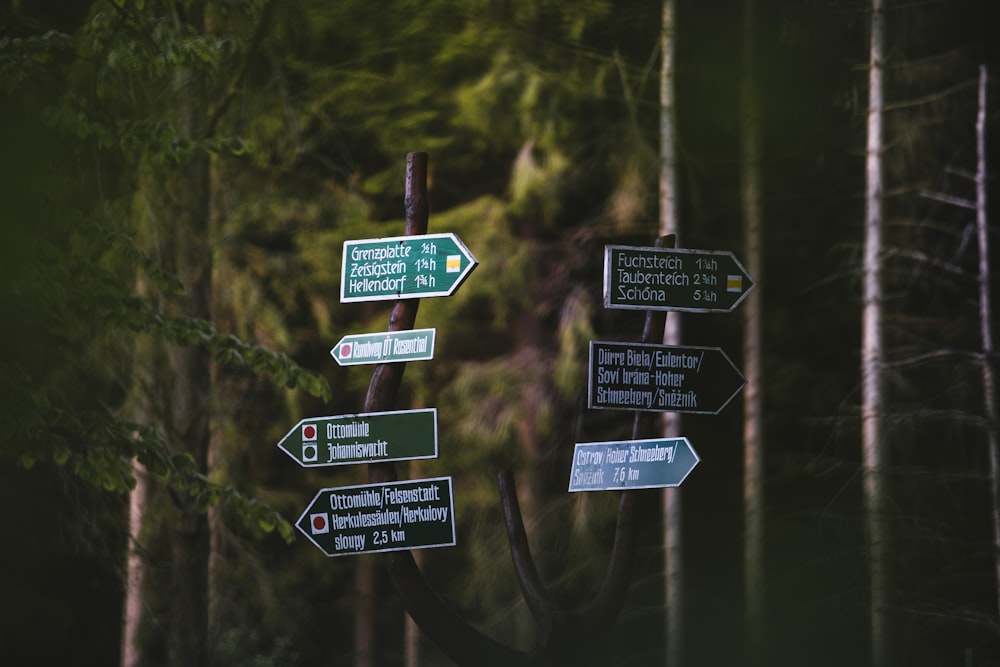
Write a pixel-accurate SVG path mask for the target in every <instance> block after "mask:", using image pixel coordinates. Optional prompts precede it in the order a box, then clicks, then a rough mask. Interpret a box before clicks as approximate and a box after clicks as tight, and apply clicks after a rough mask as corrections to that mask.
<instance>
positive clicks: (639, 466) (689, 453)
mask: <svg viewBox="0 0 1000 667" xmlns="http://www.w3.org/2000/svg"><path fill="white" fill-rule="evenodd" d="M699 460H700V459H699V458H698V454H696V453H695V451H694V448H692V447H691V443H690V442H688V439H687V438H666V439H663V438H661V439H657V440H618V441H614V442H584V443H577V444H576V447H575V448H574V449H573V468H572V470H570V475H569V490H570V491H609V490H613V489H650V488H658V487H665V486H680V484H681V482H683V481H684V479H685V478H686V477H687V476H688V474H690V472H691V471H692V470H694V467H695V466H696V465H698V461H699Z"/></svg>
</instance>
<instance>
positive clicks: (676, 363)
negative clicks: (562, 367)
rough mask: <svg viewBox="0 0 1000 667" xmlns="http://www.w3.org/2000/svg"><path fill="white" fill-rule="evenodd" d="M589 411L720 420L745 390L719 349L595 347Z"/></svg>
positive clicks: (597, 344)
mask: <svg viewBox="0 0 1000 667" xmlns="http://www.w3.org/2000/svg"><path fill="white" fill-rule="evenodd" d="M589 376H590V382H589V396H588V405H589V407H591V408H598V409H605V410H645V411H652V412H694V413H703V414H718V413H719V412H720V411H721V410H722V408H724V407H725V406H726V404H727V403H729V401H731V400H732V399H733V397H734V396H736V394H738V393H739V391H740V390H741V389H742V388H743V385H745V384H746V379H745V378H744V377H743V375H742V374H741V373H740V372H739V370H737V368H736V366H734V365H733V362H732V361H730V360H729V357H727V356H726V353H725V352H723V351H722V350H721V349H720V348H717V347H692V346H677V345H649V344H645V343H609V342H603V341H594V340H592V341H590V368H589Z"/></svg>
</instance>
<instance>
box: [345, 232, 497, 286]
mask: <svg viewBox="0 0 1000 667" xmlns="http://www.w3.org/2000/svg"><path fill="white" fill-rule="evenodd" d="M476 264H478V262H477V261H476V258H475V257H473V256H472V253H471V252H469V249H468V248H466V247H465V246H464V245H463V244H462V242H461V241H459V240H458V237H457V236H455V235H454V234H450V233H448V234H423V235H415V236H393V237H389V238H382V239H366V240H362V241H344V257H343V261H342V264H341V275H340V301H341V302H342V303H351V302H354V301H386V300H389V299H416V298H422V297H432V296H451V294H452V293H453V292H454V291H455V290H456V289H458V286H459V285H461V284H462V281H463V280H465V279H466V277H468V275H469V274H470V273H471V272H472V270H473V269H474V268H475V267H476Z"/></svg>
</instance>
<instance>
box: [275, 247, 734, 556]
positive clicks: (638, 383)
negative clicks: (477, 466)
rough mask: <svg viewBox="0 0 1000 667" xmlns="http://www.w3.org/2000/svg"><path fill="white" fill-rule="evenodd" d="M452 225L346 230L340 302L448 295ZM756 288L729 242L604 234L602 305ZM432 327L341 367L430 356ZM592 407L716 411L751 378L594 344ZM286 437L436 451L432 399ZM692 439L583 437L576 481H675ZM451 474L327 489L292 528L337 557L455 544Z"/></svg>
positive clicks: (670, 303) (710, 355)
mask: <svg viewBox="0 0 1000 667" xmlns="http://www.w3.org/2000/svg"><path fill="white" fill-rule="evenodd" d="M476 265H477V261H476V258H475V257H473V256H472V254H471V253H470V252H469V250H468V249H467V248H466V247H465V246H464V245H463V244H462V242H461V241H459V240H458V238H457V237H456V236H455V235H454V234H425V235H415V236H398V237H392V238H381V239H366V240H360V241H346V242H345V243H344V255H343V263H342V267H341V284H340V300H341V302H343V303H351V302H357V301H382V300H391V299H415V298H423V297H438V296H450V295H451V294H453V293H454V291H455V290H456V289H458V287H459V285H461V283H462V282H463V281H464V280H465V279H466V278H467V277H468V275H469V273H471V272H472V270H473V269H474V268H475V267H476ZM753 286H754V283H753V280H752V279H751V278H750V276H749V275H747V272H746V270H745V269H744V268H743V266H742V265H741V264H740V263H739V261H737V260H736V258H735V257H733V255H732V253H728V252H716V251H708V250H677V249H659V248H643V247H629V246H617V245H609V246H606V248H605V255H604V305H605V307H607V308H630V309H641V310H678V311H688V312H729V311H731V310H733V308H735V307H736V306H737V305H738V304H739V303H740V302H741V301H742V300H743V299H744V297H745V296H746V294H747V292H749V291H750V290H751V289H752V288H753ZM435 335H436V330H435V329H414V330H408V331H391V332H380V333H364V334H351V335H347V336H344V337H343V338H341V339H340V341H338V342H337V344H336V345H335V346H334V347H333V349H331V350H330V355H331V356H332V357H333V358H334V360H335V361H336V362H337V363H338V364H340V365H341V366H351V365H358V364H386V363H403V362H408V361H425V360H429V359H433V357H434V342H435ZM588 376H589V377H588V380H589V382H588V406H589V407H590V408H593V409H599V410H629V411H656V412H664V411H672V412H691V413H702V414H718V413H719V412H720V411H721V410H722V409H723V408H724V407H725V406H726V405H727V404H728V403H729V402H730V401H731V400H732V399H733V398H734V397H735V396H736V395H737V394H738V393H739V392H740V390H741V389H742V388H743V385H744V384H745V383H746V380H745V379H744V378H743V375H742V374H741V373H740V371H739V370H738V369H737V368H736V367H735V366H734V365H733V363H732V361H730V359H729V357H728V356H726V354H725V352H723V351H722V350H721V349H719V348H716V347H697V346H683V347H682V346H668V345H651V344H645V343H623V342H612V341H591V342H590V364H589V369H588ZM278 448H279V449H281V450H282V451H283V452H285V453H286V454H288V456H290V457H291V458H293V459H294V460H295V461H296V462H297V463H298V464H299V465H301V466H303V467H307V468H309V467H322V466H336V465H350V464H359V463H376V462H385V461H401V460H412V459H426V458H435V457H437V455H438V422H437V409H436V408H426V409H420V410H399V411H391V412H372V413H365V414H349V415H336V416H327V417H312V418H308V419H303V420H301V421H300V422H299V423H298V424H296V425H295V426H294V427H292V429H291V430H289V431H288V433H287V434H285V436H284V437H283V438H282V439H281V440H280V441H279V442H278ZM698 461H699V458H698V454H697V453H695V451H694V448H693V447H692V446H691V443H690V442H688V439H687V438H661V439H653V440H631V441H628V440H624V441H613V442H587V443H577V444H576V446H575V448H574V451H573V461H572V467H571V470H570V479H569V491H574V492H575V491H602V490H613V489H644V488H657V487H671V486H679V485H680V484H681V482H683V481H684V479H685V478H686V477H687V476H688V475H689V474H690V473H691V471H692V470H693V469H694V467H695V466H696V465H697V464H698ZM454 515H455V509H454V500H453V493H452V481H451V478H450V477H439V478H434V479H418V480H409V481H402V482H390V483H383V484H369V485H362V486H346V487H337V488H327V489H321V490H320V491H319V492H318V493H317V494H316V496H315V497H314V498H313V500H312V502H310V504H309V506H308V507H307V508H306V510H305V511H304V512H303V513H302V516H300V517H299V519H298V521H296V523H295V526H296V528H297V529H298V530H299V531H300V532H301V533H302V534H303V535H305V537H306V538H307V539H308V540H309V541H310V542H312V543H313V544H315V545H316V546H317V547H318V548H319V549H320V550H322V551H323V553H325V554H326V555H328V556H340V555H345V554H358V553H372V552H380V551H395V550H402V549H418V548H427V547H441V546H452V545H454V544H455V516H454Z"/></svg>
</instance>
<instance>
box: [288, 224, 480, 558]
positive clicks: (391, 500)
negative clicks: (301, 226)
mask: <svg viewBox="0 0 1000 667" xmlns="http://www.w3.org/2000/svg"><path fill="white" fill-rule="evenodd" d="M476 264H477V261H476V258H475V257H473V256H472V253H470V252H469V250H468V249H467V248H466V247H465V246H464V245H463V244H462V242H461V241H459V240H458V237H456V236H455V235H454V234H424V235H420V236H397V237H393V238H382V239H366V240H362V241H346V242H345V243H344V255H343V261H342V264H341V274H340V275H341V281H340V300H341V302H343V303H351V302H356V301H385V300H390V299H415V298H424V297H436V296H450V295H451V294H453V293H454V292H455V290H456V289H458V287H459V285H461V284H462V281H463V280H465V278H466V277H468V275H469V273H471V272H472V270H473V269H474V268H475V267H476ZM435 337H436V329H412V330H407V331H386V332H380V333H365V334H351V335H348V336H344V337H343V338H341V339H340V341H338V342H337V344H336V345H334V347H333V349H331V350H330V355H331V356H332V357H333V358H334V360H335V361H336V362H337V363H338V364H340V365H341V366H355V365H359V364H389V363H402V362H407V361H426V360H429V359H433V358H434V340H435ZM278 449H280V450H281V451H283V452H285V453H286V454H288V455H289V456H290V457H292V458H293V459H295V461H296V462H298V464H299V465H301V466H303V467H306V468H311V467H321V466H336V465H349V464H357V463H378V462H386V461H403V460H414V459H428V458H436V457H437V455H438V421H437V408H426V409H421V410H397V411H391V412H368V413H363V414H353V415H336V416H330V417H311V418H308V419H303V420H302V421H300V422H299V423H298V424H296V425H295V426H293V427H292V429H291V430H290V431H289V432H288V433H286V434H285V437H283V438H282V439H281V440H280V441H279V442H278ZM295 527H296V528H297V529H298V530H299V532H301V533H302V534H303V535H305V537H306V538H307V539H308V540H309V541H310V542H312V543H313V544H315V545H316V546H317V547H319V549H320V550H321V551H322V552H323V553H325V554H326V555H327V556H343V555H347V554H359V553H376V552H381V551H399V550H405V549H423V548H429V547H445V546H452V545H454V544H455V506H454V501H453V494H452V486H451V478H450V477H439V478H435V479H420V480H410V481H405V482H388V483H384V484H369V485H363V486H343V487H336V488H329V489H320V491H319V492H318V493H317V494H316V495H315V497H313V499H312V501H311V502H310V503H309V506H308V507H307V508H306V510H305V512H303V513H302V516H300V517H299V519H298V521H296V522H295Z"/></svg>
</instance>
